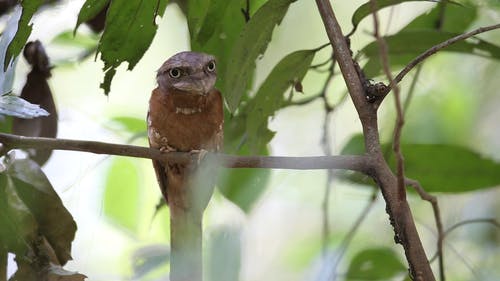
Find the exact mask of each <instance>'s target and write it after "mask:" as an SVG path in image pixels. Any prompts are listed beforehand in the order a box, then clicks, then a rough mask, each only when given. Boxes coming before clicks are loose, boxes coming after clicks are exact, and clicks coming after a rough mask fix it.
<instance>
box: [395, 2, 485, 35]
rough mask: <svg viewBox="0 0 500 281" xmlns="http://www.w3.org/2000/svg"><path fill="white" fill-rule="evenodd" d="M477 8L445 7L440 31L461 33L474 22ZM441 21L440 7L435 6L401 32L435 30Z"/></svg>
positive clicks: (468, 6)
mask: <svg viewBox="0 0 500 281" xmlns="http://www.w3.org/2000/svg"><path fill="white" fill-rule="evenodd" d="M476 18H477V8H476V7H474V6H470V5H467V6H463V5H446V8H445V11H444V17H443V19H444V22H443V23H441V24H442V25H441V30H442V31H447V32H455V33H462V32H464V31H466V30H467V28H468V27H469V26H470V25H471V24H472V23H473V22H474V21H475V20H476ZM440 19H441V7H440V5H436V6H435V7H434V8H432V9H431V11H430V12H429V13H424V14H422V15H420V16H418V17H416V18H415V19H414V20H413V21H411V22H410V23H409V24H408V25H407V26H405V27H404V28H403V29H402V31H410V30H437V27H438V24H439V20H440Z"/></svg>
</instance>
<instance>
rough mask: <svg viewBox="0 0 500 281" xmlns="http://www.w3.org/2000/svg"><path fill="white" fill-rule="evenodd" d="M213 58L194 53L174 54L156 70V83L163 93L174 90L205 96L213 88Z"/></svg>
mask: <svg viewBox="0 0 500 281" xmlns="http://www.w3.org/2000/svg"><path fill="white" fill-rule="evenodd" d="M216 79H217V70H216V65H215V58H214V57H213V56H211V55H207V54H203V53H196V52H181V53H178V54H175V55H174V56H172V57H171V58H169V59H168V60H167V61H165V62H164V63H163V65H162V66H161V67H160V69H158V73H157V75H156V81H157V82H158V86H159V87H160V89H161V90H162V91H163V92H168V91H169V90H176V91H181V92H186V93H192V94H199V95H206V94H208V93H209V92H210V91H211V90H212V89H213V88H214V86H215V81H216Z"/></svg>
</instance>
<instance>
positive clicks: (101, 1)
mask: <svg viewBox="0 0 500 281" xmlns="http://www.w3.org/2000/svg"><path fill="white" fill-rule="evenodd" d="M109 1H110V0H87V1H85V3H84V4H83V6H82V8H81V9H80V12H79V13H78V20H77V21H76V25H75V29H74V30H73V34H75V33H76V30H77V29H78V27H79V26H80V24H82V23H84V22H86V21H88V20H91V19H93V18H94V17H95V16H97V15H98V14H99V13H100V12H101V11H102V10H103V9H104V8H105V7H106V5H108V3H109Z"/></svg>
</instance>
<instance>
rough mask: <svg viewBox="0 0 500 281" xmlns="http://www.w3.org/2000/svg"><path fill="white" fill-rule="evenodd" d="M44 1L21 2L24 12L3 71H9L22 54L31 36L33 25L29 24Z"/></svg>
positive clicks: (7, 54)
mask: <svg viewBox="0 0 500 281" xmlns="http://www.w3.org/2000/svg"><path fill="white" fill-rule="evenodd" d="M44 2H45V1H44V0H31V1H21V6H22V8H23V12H22V14H21V18H20V19H19V22H18V24H17V32H16V35H15V36H14V38H13V39H12V41H10V43H9V46H8V47H7V52H6V55H5V59H4V62H3V63H4V66H3V71H4V72H5V71H6V70H7V67H8V66H9V65H10V63H11V62H12V61H13V60H14V59H15V58H16V57H17V56H18V55H19V54H20V53H21V50H22V49H23V47H24V45H25V44H26V42H27V41H28V37H29V36H30V34H31V30H32V28H33V24H31V25H30V24H29V23H30V21H31V18H32V17H33V14H35V12H36V11H37V10H38V8H39V7H40V6H41V5H42V4H43V3H44Z"/></svg>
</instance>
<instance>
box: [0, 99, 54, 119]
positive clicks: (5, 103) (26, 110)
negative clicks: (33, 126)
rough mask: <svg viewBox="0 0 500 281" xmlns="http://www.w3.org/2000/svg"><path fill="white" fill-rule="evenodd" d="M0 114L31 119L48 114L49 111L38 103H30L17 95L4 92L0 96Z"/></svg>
mask: <svg viewBox="0 0 500 281" xmlns="http://www.w3.org/2000/svg"><path fill="white" fill-rule="evenodd" d="M0 115H9V116H14V117H18V118H24V119H31V118H35V117H39V116H48V115H49V113H48V112H47V111H46V110H45V109H43V108H41V107H40V106H39V105H38V104H32V103H29V102H27V101H26V100H24V99H22V98H20V97H18V96H15V95H12V94H6V95H2V96H0Z"/></svg>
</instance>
